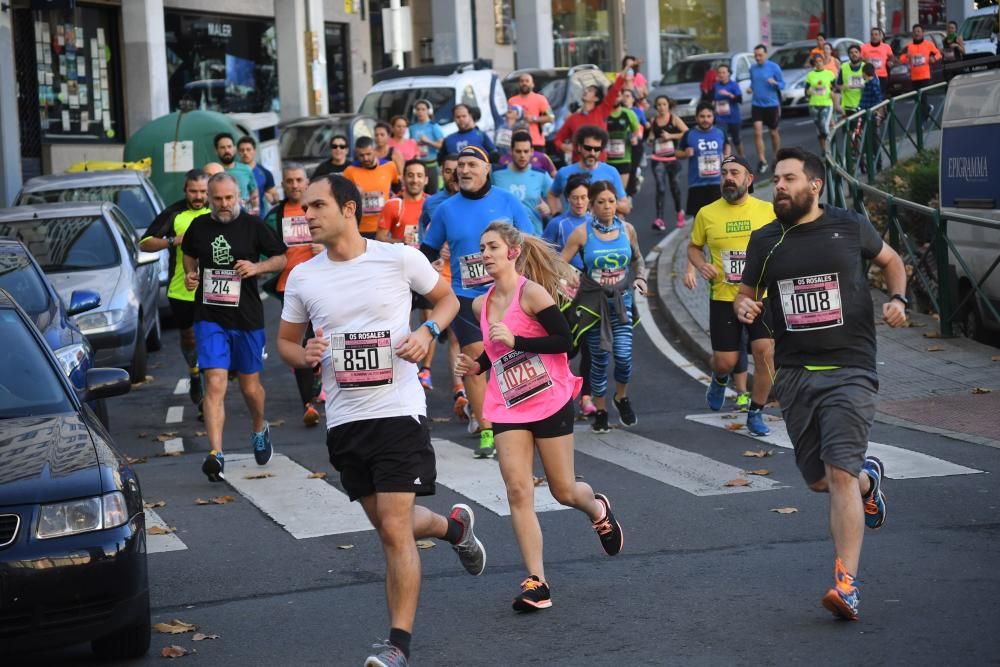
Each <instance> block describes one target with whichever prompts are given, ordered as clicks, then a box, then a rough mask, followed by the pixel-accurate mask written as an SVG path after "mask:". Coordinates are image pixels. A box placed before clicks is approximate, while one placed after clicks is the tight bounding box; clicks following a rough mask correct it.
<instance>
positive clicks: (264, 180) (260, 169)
mask: <svg viewBox="0 0 1000 667" xmlns="http://www.w3.org/2000/svg"><path fill="white" fill-rule="evenodd" d="M253 178H254V180H255V181H256V182H257V196H258V197H259V198H260V217H261V218H263V217H264V216H265V215H267V212H268V210H270V204H268V203H267V198H266V197H265V196H264V194H265V193H266V192H267V191H268V190H270V189H271V188H273V187H274V174H272V173H271V171H270V170H269V169H267V168H266V167H264V166H263V165H262V164H260V163H259V162H258V163H257V166H255V167H254V168H253Z"/></svg>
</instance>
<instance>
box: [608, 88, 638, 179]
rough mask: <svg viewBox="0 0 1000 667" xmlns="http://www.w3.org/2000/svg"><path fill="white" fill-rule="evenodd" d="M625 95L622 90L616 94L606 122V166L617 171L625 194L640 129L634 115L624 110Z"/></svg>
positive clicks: (628, 110)
mask: <svg viewBox="0 0 1000 667" xmlns="http://www.w3.org/2000/svg"><path fill="white" fill-rule="evenodd" d="M627 94H630V93H627V92H626V91H624V90H623V91H622V92H620V93H619V94H618V101H617V102H616V103H615V108H614V111H612V112H611V113H610V114H608V120H607V124H608V164H609V165H611V166H612V167H614V168H615V169H617V170H618V174H619V176H621V179H622V186H623V187H624V188H625V192H626V193H627V192H628V182H629V177H630V176H631V174H632V150H633V147H634V146H635V144H637V143H639V137H640V131H639V130H640V128H641V127H642V126H641V125H639V119H638V118H637V117H636V115H635V113H634V112H633V111H632V110H631V109H626V108H625V103H624V100H623V99H622V98H623V97H624V96H625V95H627Z"/></svg>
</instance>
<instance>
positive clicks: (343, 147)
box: [330, 144, 347, 150]
mask: <svg viewBox="0 0 1000 667" xmlns="http://www.w3.org/2000/svg"><path fill="white" fill-rule="evenodd" d="M330 148H342V149H344V150H347V144H330Z"/></svg>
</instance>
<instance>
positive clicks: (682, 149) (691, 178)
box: [677, 102, 729, 218]
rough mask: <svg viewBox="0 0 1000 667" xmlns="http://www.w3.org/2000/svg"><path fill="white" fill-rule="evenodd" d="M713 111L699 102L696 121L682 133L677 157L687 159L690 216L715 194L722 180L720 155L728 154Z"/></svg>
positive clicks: (713, 197) (717, 196)
mask: <svg viewBox="0 0 1000 667" xmlns="http://www.w3.org/2000/svg"><path fill="white" fill-rule="evenodd" d="M714 119H715V111H714V109H713V107H712V104H711V103H710V102H702V103H701V104H699V105H698V110H697V112H696V113H695V120H696V122H697V124H696V125H695V126H694V127H692V128H691V129H689V130H688V131H687V132H685V133H684V136H683V137H681V142H680V145H679V147H678V149H677V157H679V158H685V157H686V158H689V160H688V192H687V214H688V215H689V216H691V217H692V218H694V217H695V216H696V215H698V211H700V210H701V207H702V206H707V205H708V204H711V203H712V202H714V201H715V200H716V199H718V198H719V185H720V183H721V182H722V178H721V174H722V158H724V157H725V156H727V155H729V142H728V141H727V140H726V135H725V133H724V132H723V131H722V130H720V129H719V128H717V127H715V126H714V125H713V124H712V123H713V121H714Z"/></svg>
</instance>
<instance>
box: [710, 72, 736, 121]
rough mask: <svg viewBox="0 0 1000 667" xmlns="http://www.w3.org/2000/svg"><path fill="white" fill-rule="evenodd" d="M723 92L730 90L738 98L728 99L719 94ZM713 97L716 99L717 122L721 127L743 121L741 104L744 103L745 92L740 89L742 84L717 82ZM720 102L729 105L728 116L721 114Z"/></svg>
mask: <svg viewBox="0 0 1000 667" xmlns="http://www.w3.org/2000/svg"><path fill="white" fill-rule="evenodd" d="M722 90H728V91H729V92H730V93H732V94H733V95H735V96H736V97H726V96H725V95H723V94H721V93H720V92H719V91H722ZM713 95H714V98H715V122H717V123H718V124H719V125H736V124H738V123H740V122H741V121H742V120H743V119H742V118H741V117H740V102H742V101H743V90H742V89H741V88H740V84H738V83H736V82H735V81H730V82H729V83H727V84H721V83H719V82H716V83H715V90H714V91H713ZM719 102H726V103H728V104H729V113H728V114H722V113H719ZM723 108H725V107H723Z"/></svg>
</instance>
